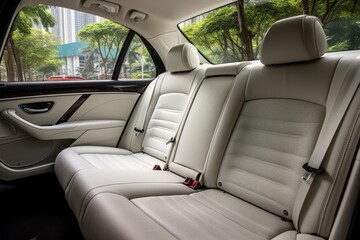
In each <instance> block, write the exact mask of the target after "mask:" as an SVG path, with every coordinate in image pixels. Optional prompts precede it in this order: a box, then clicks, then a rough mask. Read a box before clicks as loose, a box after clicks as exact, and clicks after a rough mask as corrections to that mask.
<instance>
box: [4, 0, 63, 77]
mask: <svg viewBox="0 0 360 240" xmlns="http://www.w3.org/2000/svg"><path fill="white" fill-rule="evenodd" d="M48 9H49V7H48V6H47V5H43V4H34V5H30V6H27V7H25V8H24V9H23V10H21V11H20V13H19V14H18V16H17V17H16V19H15V22H14V26H13V29H12V32H11V34H10V37H9V39H8V41H7V43H6V46H5V57H4V60H5V62H6V63H5V65H6V72H7V79H8V81H15V80H16V79H17V80H18V81H23V80H24V77H23V75H24V72H23V66H22V62H21V61H20V56H19V52H18V50H17V48H16V47H15V45H16V43H15V40H14V38H13V34H14V33H15V32H17V33H18V34H22V35H23V36H26V35H29V34H31V29H32V25H33V24H36V25H39V24H41V25H42V26H43V27H44V28H45V29H46V30H48V29H49V28H50V27H53V26H54V25H55V24H56V21H55V18H54V17H53V16H52V15H51V14H50V12H49V11H48Z"/></svg>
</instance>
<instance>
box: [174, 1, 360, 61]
mask: <svg viewBox="0 0 360 240" xmlns="http://www.w3.org/2000/svg"><path fill="white" fill-rule="evenodd" d="M359 2H360V1H359V0H288V1H283V0H272V1H263V0H238V1H236V2H235V3H233V4H231V5H228V6H225V7H222V8H220V9H216V10H214V11H212V12H210V13H207V14H204V15H202V16H201V17H198V18H197V20H195V22H193V21H192V22H191V23H188V24H185V26H182V27H181V30H182V31H183V32H184V33H185V35H186V36H187V37H188V39H189V40H190V41H191V42H192V43H194V44H195V45H196V46H197V47H198V49H199V51H200V52H202V53H203V54H204V55H205V56H206V57H208V58H209V60H210V61H211V62H213V63H223V62H233V61H244V60H252V59H254V58H256V57H257V55H258V52H259V47H260V45H261V42H262V40H263V37H264V36H265V33H266V31H267V29H268V28H269V27H270V26H271V24H273V23H274V22H275V21H277V20H279V19H283V18H286V17H290V16H295V15H300V14H303V13H305V14H310V15H315V16H317V17H318V18H319V19H321V20H322V22H323V24H324V28H325V32H326V33H327V35H328V38H329V50H336V49H342V50H345V49H358V47H359V45H360V37H359V36H360V34H359V32H360V24H359V22H360V6H359V5H360V3H359ZM337 22H338V23H340V22H341V23H342V24H346V26H345V25H343V26H341V24H336V23H337Z"/></svg>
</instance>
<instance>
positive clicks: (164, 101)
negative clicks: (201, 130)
mask: <svg viewBox="0 0 360 240" xmlns="http://www.w3.org/2000/svg"><path fill="white" fill-rule="evenodd" d="M199 65H200V62H199V55H198V52H197V50H196V48H195V47H194V46H192V45H191V44H188V43H187V44H182V45H179V46H175V47H173V48H172V49H171V50H170V51H169V54H168V59H167V64H166V67H167V70H168V72H165V73H163V74H161V75H160V76H159V77H158V78H157V79H156V80H154V81H156V82H155V84H156V85H155V87H154V90H153V91H154V92H153V93H151V92H149V90H148V92H146V91H145V93H144V94H143V96H144V95H146V94H152V98H151V101H150V104H149V106H147V107H148V109H149V110H148V114H147V115H148V116H147V119H148V121H147V124H145V132H144V134H138V133H136V132H134V130H133V129H134V125H133V124H135V120H136V119H135V120H134V117H133V119H132V120H131V121H132V123H130V124H129V127H128V128H127V129H128V130H127V132H125V137H124V138H125V139H127V141H128V142H129V143H127V144H123V145H125V146H124V147H125V148H124V149H116V148H110V147H97V146H86V147H85V146H80V147H72V148H68V149H65V150H63V151H62V152H61V153H60V154H59V155H58V157H57V159H56V161H55V172H56V174H57V177H58V179H59V181H60V184H61V186H62V187H63V189H66V187H67V186H68V184H69V182H70V181H71V179H72V177H73V176H74V174H76V173H77V172H79V171H81V170H84V169H93V168H97V169H120V170H124V169H128V170H131V169H142V170H151V169H152V168H153V167H154V165H155V164H157V165H159V166H160V167H161V168H163V167H164V165H165V163H166V161H167V158H168V154H169V150H170V147H171V144H166V142H167V141H168V140H169V139H170V138H171V137H173V136H174V134H175V133H176V131H177V129H178V127H179V126H180V124H181V122H182V120H183V116H184V115H186V108H187V106H188V104H189V100H190V99H191V97H192V95H193V94H194V91H195V88H196V86H197V84H198V83H199V82H200V81H201V80H202V79H203V78H204V69H202V68H201V67H199ZM150 90H151V89H150ZM141 104H142V103H141V102H140V104H139V105H141ZM144 104H146V103H144ZM141 110H142V108H140V107H138V108H137V109H136V110H135V111H137V113H135V114H134V115H135V118H136V117H138V115H139V111H141ZM126 135H127V136H126ZM128 139H130V140H128ZM134 146H135V147H134ZM140 146H141V148H140ZM126 149H130V150H126ZM140 150H141V152H140Z"/></svg>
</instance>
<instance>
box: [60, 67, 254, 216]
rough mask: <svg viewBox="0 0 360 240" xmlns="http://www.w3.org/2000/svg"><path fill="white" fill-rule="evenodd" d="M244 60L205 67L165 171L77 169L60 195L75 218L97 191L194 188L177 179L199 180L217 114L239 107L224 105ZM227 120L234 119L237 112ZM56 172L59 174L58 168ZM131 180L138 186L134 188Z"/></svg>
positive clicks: (136, 192)
mask: <svg viewBox="0 0 360 240" xmlns="http://www.w3.org/2000/svg"><path fill="white" fill-rule="evenodd" d="M248 64H249V63H234V64H225V65H216V66H209V67H208V68H207V70H206V77H205V79H204V80H203V82H202V84H201V86H200V87H199V89H198V91H197V94H196V97H195V99H194V100H193V103H192V106H191V108H190V109H189V112H188V113H186V115H187V117H186V121H185V123H184V127H183V130H182V131H181V137H180V138H179V140H178V141H177V142H175V146H174V151H173V155H172V157H171V159H170V162H169V167H168V170H169V171H144V169H137V170H136V169H132V170H131V171H124V170H122V169H115V168H114V169H107V170H105V169H86V170H82V171H79V172H77V173H76V174H75V175H74V177H73V178H72V180H71V184H70V185H69V186H68V187H67V188H66V191H65V194H66V198H67V200H68V202H69V205H70V207H71V208H72V209H73V211H74V212H75V215H76V216H77V218H78V219H79V221H81V219H82V216H83V211H84V210H85V209H86V206H87V204H88V202H89V201H90V200H91V199H92V197H93V196H94V195H96V194H98V193H99V192H104V191H110V192H115V193H122V194H127V196H137V197H139V196H148V195H151V196H154V195H161V194H164V193H166V194H184V193H190V192H194V191H193V190H192V189H191V188H188V187H185V186H184V185H183V184H182V182H183V181H184V180H185V178H187V177H189V178H192V179H195V180H199V178H200V176H201V174H202V173H203V169H204V167H205V164H206V161H207V158H208V157H209V155H208V149H209V148H210V147H212V145H213V142H212V141H213V137H214V135H215V134H216V132H217V131H219V130H220V129H219V128H218V125H219V123H220V122H221V121H223V118H222V117H223V116H224V117H226V118H228V116H229V115H230V113H234V112H235V111H239V110H238V109H237V108H236V109H234V107H235V106H232V108H231V109H229V104H228V103H229V102H230V103H231V102H234V99H239V96H238V92H239V91H241V89H243V88H244V87H245V84H243V83H242V84H241V83H240V82H239V81H238V79H235V78H236V75H237V74H238V73H239V72H240V71H241V69H242V68H243V67H244V66H246V65H248ZM214 96H216V97H214ZM239 100H241V99H239ZM225 113H227V114H225ZM232 118H233V120H232V121H233V122H235V120H236V115H234V116H233V117H232ZM226 121H227V122H228V121H229V120H227V119H226ZM74 160H75V161H76V159H74ZM129 161H131V159H129ZM136 171H137V172H136ZM138 171H141V172H140V173H139V172H138ZM57 174H58V175H60V174H61V172H58V173H57ZM134 183H141V185H139V184H138V185H137V186H135V187H133V184H134ZM168 183H174V184H171V185H169V184H168ZM179 183H180V184H179Z"/></svg>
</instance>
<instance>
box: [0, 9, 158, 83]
mask: <svg viewBox="0 0 360 240" xmlns="http://www.w3.org/2000/svg"><path fill="white" fill-rule="evenodd" d="M128 33H129V29H128V28H126V27H124V26H122V25H120V24H118V23H115V22H113V21H110V20H107V19H104V18H102V17H99V16H95V15H92V14H88V13H84V12H80V11H76V10H72V9H67V8H61V7H55V6H48V5H43V4H33V5H29V6H27V7H25V8H23V9H22V10H21V11H20V12H19V14H18V16H17V17H16V19H15V22H14V24H13V27H12V30H11V33H10V36H9V38H8V41H7V43H6V46H5V49H4V52H3V54H2V56H1V62H0V82H33V81H46V82H53V81H68V80H71V81H78V80H104V79H111V78H112V75H113V71H114V68H115V65H116V62H117V61H118V56H119V53H120V52H121V49H122V47H123V45H124V42H125V40H126V38H127V36H128ZM123 62H124V63H123V66H122V70H121V74H120V75H119V79H151V78H154V77H155V75H156V68H155V65H154V62H153V60H152V58H151V56H150V54H149V52H148V50H147V48H146V47H145V45H144V44H143V42H142V41H141V39H140V38H139V37H138V36H137V35H135V37H134V38H133V40H132V43H131V45H130V47H129V49H128V50H127V55H126V58H125V59H124V61H123Z"/></svg>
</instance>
